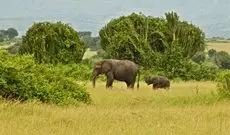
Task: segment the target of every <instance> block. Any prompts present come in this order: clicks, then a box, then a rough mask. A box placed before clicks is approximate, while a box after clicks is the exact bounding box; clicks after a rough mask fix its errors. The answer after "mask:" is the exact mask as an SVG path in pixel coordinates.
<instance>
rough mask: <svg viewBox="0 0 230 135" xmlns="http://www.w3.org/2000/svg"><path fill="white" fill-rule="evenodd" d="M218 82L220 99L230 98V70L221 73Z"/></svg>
mask: <svg viewBox="0 0 230 135" xmlns="http://www.w3.org/2000/svg"><path fill="white" fill-rule="evenodd" d="M216 81H217V88H218V93H219V95H220V97H222V98H230V70H224V71H221V72H220V73H219V74H218V76H217V79H216Z"/></svg>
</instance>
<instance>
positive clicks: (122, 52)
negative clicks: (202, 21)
mask: <svg viewBox="0 0 230 135" xmlns="http://www.w3.org/2000/svg"><path fill="white" fill-rule="evenodd" d="M99 35H100V38H101V47H102V49H103V50H104V52H105V54H104V55H103V56H104V57H105V58H115V59H129V60H132V61H134V62H136V63H138V64H139V65H141V66H143V67H144V68H145V69H151V70H153V69H154V70H155V71H158V72H160V73H162V74H163V75H165V76H168V77H169V78H177V77H179V78H182V79H184V80H189V79H197V80H200V79H201V80H202V79H211V80H213V79H214V77H215V74H216V71H217V69H216V66H215V65H210V64H209V65H205V64H201V63H202V62H204V59H205V58H204V57H203V55H199V53H200V54H202V53H203V52H204V50H205V43H204V38H205V34H204V32H203V31H202V30H201V29H200V28H199V27H197V26H195V25H193V24H189V23H188V22H186V21H180V20H179V16H178V15H177V14H176V13H175V12H171V13H166V14H165V18H158V17H152V16H145V15H143V14H135V13H132V14H131V15H128V16H121V17H120V18H117V19H112V20H111V21H110V22H109V23H108V24H107V25H106V26H104V27H103V28H102V29H101V30H100V31H99ZM191 59H194V61H196V60H199V61H196V62H197V63H198V64H196V63H194V62H192V61H191ZM203 69H206V70H207V71H208V72H209V73H211V74H209V73H208V72H207V74H205V75H203V76H198V77H195V76H194V73H196V72H197V73H203V72H205V71H204V70H203Z"/></svg>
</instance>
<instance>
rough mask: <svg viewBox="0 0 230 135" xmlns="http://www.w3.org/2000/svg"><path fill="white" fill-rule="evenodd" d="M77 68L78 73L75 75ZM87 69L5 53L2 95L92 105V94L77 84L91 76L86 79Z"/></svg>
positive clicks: (0, 56)
mask: <svg viewBox="0 0 230 135" xmlns="http://www.w3.org/2000/svg"><path fill="white" fill-rule="evenodd" d="M3 60H4V61H3ZM82 67H84V68H85V69H82ZM74 69H76V71H77V72H72V71H74ZM79 70H81V72H80V71H79ZM84 70H85V71H87V70H88V67H87V66H82V65H73V66H68V65H65V66H61V65H58V66H53V65H51V64H46V65H44V64H40V65H39V64H36V63H34V61H33V59H32V57H31V56H8V54H7V52H2V51H1V52H0V91H1V92H0V95H1V96H2V97H3V98H6V99H19V100H22V101H26V100H32V99H38V100H40V101H42V102H46V103H55V104H59V105H65V104H77V103H79V102H84V103H90V101H91V98H90V94H89V93H88V92H87V91H86V88H85V87H84V85H82V84H81V85H80V84H77V82H76V79H77V80H81V79H82V80H83V79H88V78H86V77H87V76H88V74H87V75H85V76H82V75H83V72H82V71H84ZM85 71H84V72H85ZM75 77H76V78H75ZM77 77H78V78H77Z"/></svg>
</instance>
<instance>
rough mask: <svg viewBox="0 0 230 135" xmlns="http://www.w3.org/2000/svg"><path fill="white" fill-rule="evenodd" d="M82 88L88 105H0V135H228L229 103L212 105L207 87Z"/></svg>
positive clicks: (211, 89) (212, 86) (210, 88)
mask: <svg viewBox="0 0 230 135" xmlns="http://www.w3.org/2000/svg"><path fill="white" fill-rule="evenodd" d="M104 85H105V82H97V83H96V88H95V89H93V88H92V87H91V83H88V84H87V88H88V91H89V92H90V93H91V95H92V97H93V100H94V102H93V104H92V105H88V106H87V105H79V106H78V107H71V106H69V107H58V106H54V105H42V104H39V103H24V104H17V103H7V102H3V101H1V103H0V134H1V135H3V134H4V135H77V134H78V135H105V134H106V135H107V134H109V135H123V134H125V135H153V134H157V135H163V134H164V135H217V134H218V135H229V134H230V102H229V101H223V100H222V101H218V100H217V98H216V97H215V96H214V95H212V93H215V92H216V84H215V83H213V82H186V83H185V82H181V83H172V84H171V89H170V90H169V91H165V90H158V91H153V90H151V87H150V86H147V85H146V84H144V83H143V82H142V83H141V84H140V89H139V90H137V89H136V88H135V90H134V91H132V90H127V89H126V87H125V84H124V83H121V82H119V83H118V82H115V84H114V88H113V89H112V90H106V89H105V88H104Z"/></svg>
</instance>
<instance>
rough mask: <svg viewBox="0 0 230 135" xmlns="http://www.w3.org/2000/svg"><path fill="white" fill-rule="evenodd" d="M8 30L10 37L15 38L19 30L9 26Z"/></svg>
mask: <svg viewBox="0 0 230 135" xmlns="http://www.w3.org/2000/svg"><path fill="white" fill-rule="evenodd" d="M6 32H7V35H8V38H9V39H13V38H14V37H16V36H18V31H17V30H16V29H15V28H9V29H7V31H6Z"/></svg>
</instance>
